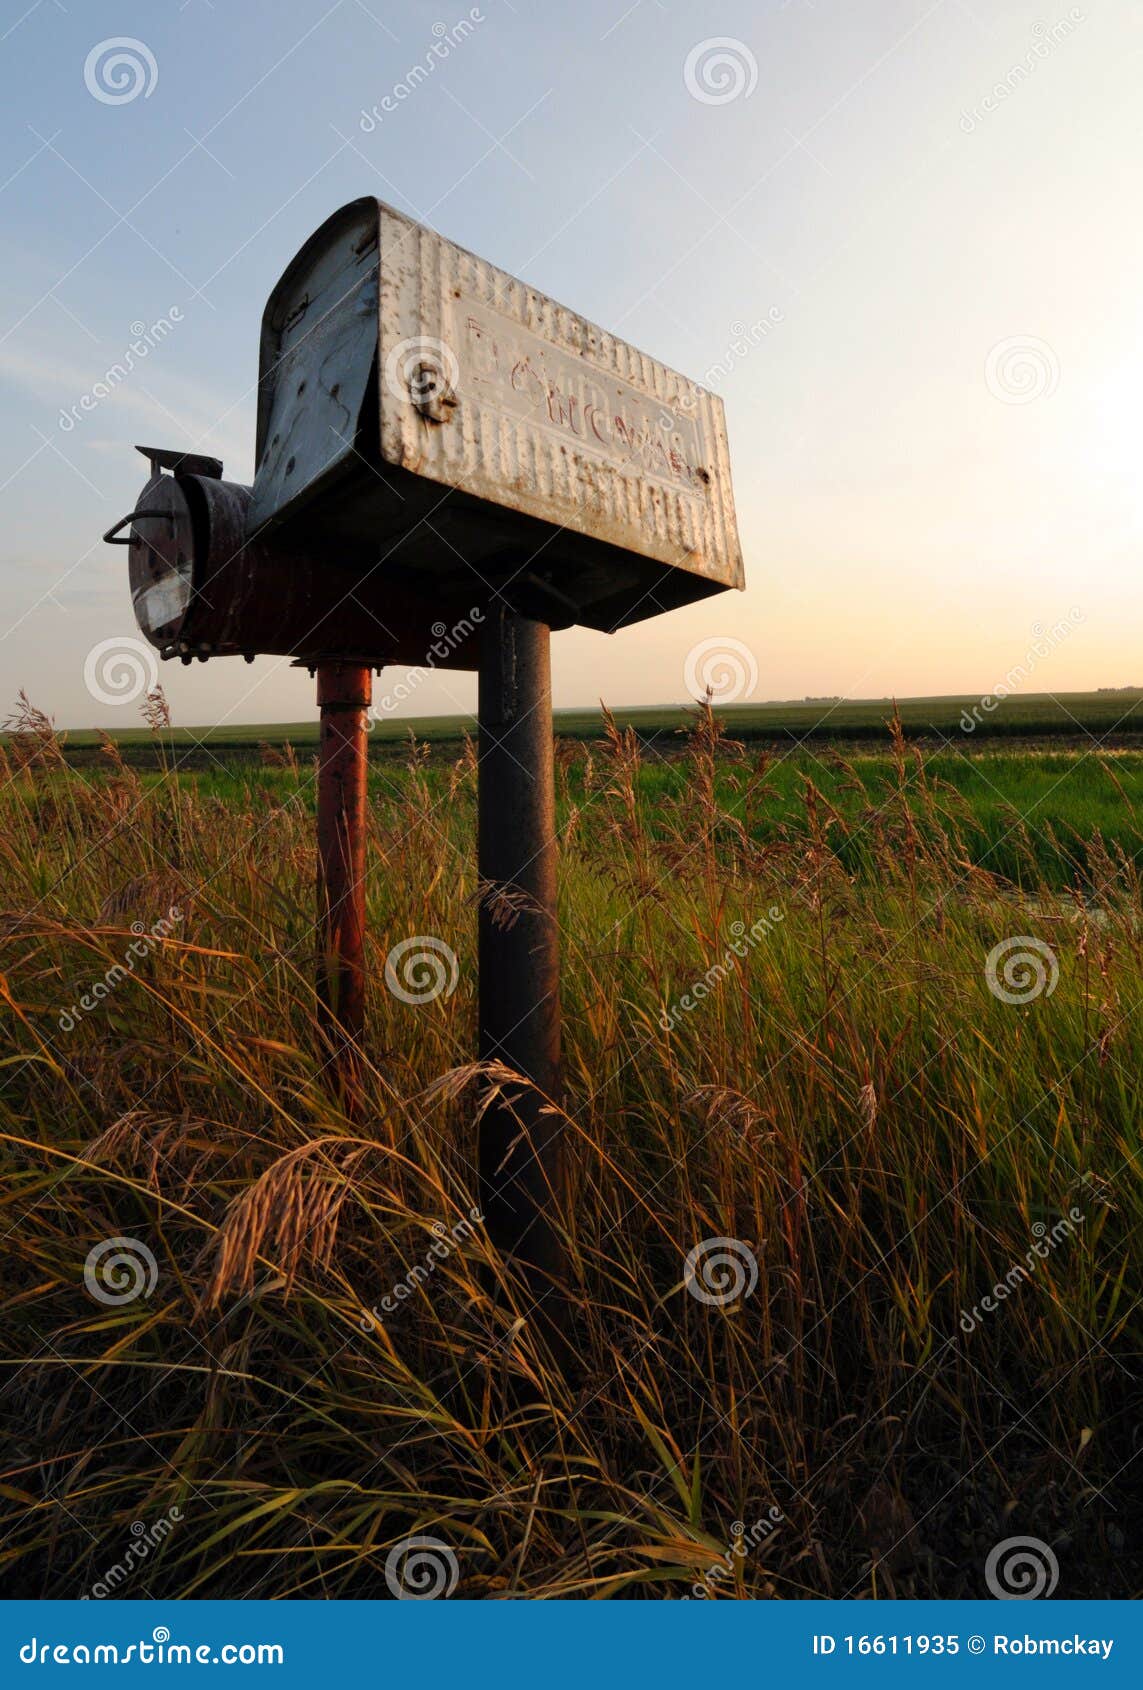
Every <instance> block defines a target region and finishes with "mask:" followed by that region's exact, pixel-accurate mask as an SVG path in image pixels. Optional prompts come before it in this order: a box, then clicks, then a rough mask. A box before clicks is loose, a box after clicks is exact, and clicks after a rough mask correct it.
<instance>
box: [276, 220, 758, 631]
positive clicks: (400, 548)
mask: <svg viewBox="0 0 1143 1690" xmlns="http://www.w3.org/2000/svg"><path fill="white" fill-rule="evenodd" d="M371 312H374V313H375V316H374V317H373V319H372V322H370V313H371ZM334 489H336V495H337V496H336V499H330V498H326V497H322V495H323V494H327V493H330V492H332V491H333V490H334ZM318 520H320V521H321V523H322V530H323V532H328V530H329V529H330V527H331V526H332V531H333V534H334V535H335V537H336V541H337V544H338V547H339V551H340V554H341V555H342V556H344V557H345V558H346V560H347V561H348V562H356V563H357V564H358V565H359V566H364V565H366V564H373V565H375V564H376V563H377V560H378V558H379V557H380V558H381V560H382V567H383V568H384V570H385V571H386V573H390V574H392V575H394V576H395V577H397V578H400V577H402V576H405V577H412V578H421V577H424V576H429V577H431V578H432V579H433V580H434V581H436V582H439V583H442V584H446V585H447V584H449V583H452V584H454V585H456V584H458V583H466V584H467V592H468V593H469V594H470V595H471V594H472V593H474V592H476V591H477V590H478V588H479V589H483V590H484V591H485V592H488V590H489V588H490V587H499V586H502V585H503V583H504V581H505V580H507V579H510V578H511V573H512V571H510V572H509V573H508V574H507V575H505V574H503V573H502V572H498V565H499V564H500V563H502V561H503V560H504V559H505V557H509V556H510V557H512V558H513V559H514V564H513V570H514V569H515V568H519V567H520V565H521V564H522V563H524V562H527V561H530V566H531V567H532V568H533V570H534V572H535V573H536V574H537V575H538V576H539V577H540V578H541V579H542V581H543V582H544V584H545V586H547V587H548V588H550V589H552V590H553V591H555V592H557V593H558V594H559V595H560V598H561V601H562V603H563V605H564V607H565V614H564V615H563V617H562V618H561V622H560V624H559V625H565V626H566V625H568V624H569V623H571V622H580V623H583V624H584V625H586V626H589V627H595V628H601V629H612V628H614V627H617V626H620V625H622V624H624V623H627V622H633V621H639V620H642V619H643V618H644V617H647V616H652V615H655V614H657V613H658V612H659V611H662V610H668V609H671V608H673V607H674V606H677V605H681V604H686V603H689V602H691V601H692V600H695V599H699V598H703V597H706V596H707V595H709V594H710V593H713V592H719V591H722V590H723V589H725V588H727V587H741V586H742V584H743V575H742V556H741V551H740V548H739V543H738V534H737V527H736V523H735V517H734V502H733V494H732V491H731V482H730V463H729V456H728V451H727V443H726V425H725V417H724V412H723V406H722V402H721V400H719V399H718V398H716V397H715V396H714V395H713V394H711V393H708V392H706V391H705V390H704V389H702V388H700V387H699V386H698V385H697V384H696V383H694V382H692V381H690V380H689V379H688V378H687V377H685V376H682V375H679V374H677V373H676V372H675V371H672V370H669V369H668V368H667V367H666V366H665V365H663V364H661V363H659V362H658V361H657V360H656V359H653V358H651V357H649V356H648V355H647V354H646V353H643V352H639V351H637V350H636V349H635V348H634V347H632V346H629V345H628V344H627V343H626V342H625V341H622V340H619V339H618V338H617V337H616V336H614V335H610V334H607V333H606V332H605V331H604V330H602V329H600V328H598V327H597V326H596V325H595V324H593V323H590V322H588V321H587V320H586V319H585V318H583V317H580V316H578V315H577V314H576V313H574V312H572V311H569V310H567V309H566V308H565V307H564V306H561V305H558V304H556V302H555V301H554V300H551V299H547V298H545V297H544V296H543V295H542V294H539V293H537V292H536V290H535V289H533V288H529V287H527V286H526V285H525V284H524V283H523V282H520V281H517V280H516V279H515V278H514V277H512V276H509V275H508V274H507V273H506V272H505V271H503V270H499V269H497V268H496V267H495V266H494V265H491V264H487V263H485V262H484V261H483V260H482V259H479V258H477V257H475V256H474V255H473V254H472V253H469V252H466V251H465V250H464V249H463V248H461V247H457V246H454V245H453V244H452V243H451V242H450V241H447V240H444V239H443V238H442V237H441V236H439V235H437V234H436V233H435V232H434V231H433V230H431V229H427V228H425V227H424V226H423V225H421V224H418V223H415V222H412V221H411V220H410V219H409V218H407V217H404V216H402V215H401V214H400V213H399V212H396V211H394V210H392V209H391V208H390V207H388V206H386V205H384V204H382V203H381V202H379V201H376V200H372V199H367V200H357V201H354V202H353V203H352V204H351V205H348V206H345V207H344V208H343V209H342V210H341V211H339V212H337V213H336V214H335V215H334V216H333V217H332V218H330V219H329V220H328V222H326V223H325V224H324V225H323V226H322V228H321V229H319V230H318V231H317V233H316V234H315V235H313V236H312V237H311V239H310V240H309V241H308V242H307V243H306V245H305V246H304V247H303V248H302V250H301V252H300V253H299V254H298V255H297V257H296V258H295V259H294V260H293V262H292V263H291V265H290V266H289V267H288V269H287V270H286V272H285V274H284V276H283V277H282V279H281V281H280V282H279V283H278V285H277V287H276V288H275V289H274V291H273V293H272V294H271V296H270V300H269V303H268V304H267V307H266V313H265V317H264V320H263V332H262V352H261V377H260V383H259V406H258V467H257V471H256V475H255V481H254V494H253V501H252V504H251V510H250V521H251V524H252V529H253V530H258V529H260V528H261V527H262V525H264V524H266V523H271V524H282V523H285V524H287V525H292V526H295V527H298V528H300V530H301V531H302V532H303V533H304V532H305V531H306V530H307V528H308V526H309V525H310V524H313V523H314V522H316V521H318ZM458 590H459V589H458ZM478 602H480V603H482V604H484V603H488V602H490V600H489V599H488V598H483V599H480V600H479V601H478Z"/></svg>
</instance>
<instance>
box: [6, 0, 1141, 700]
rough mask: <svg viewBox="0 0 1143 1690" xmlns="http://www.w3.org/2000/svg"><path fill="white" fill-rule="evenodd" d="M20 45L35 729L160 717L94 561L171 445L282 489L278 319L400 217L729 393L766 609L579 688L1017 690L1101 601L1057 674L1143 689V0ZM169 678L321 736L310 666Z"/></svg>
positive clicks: (528, 14)
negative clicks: (368, 228) (340, 225)
mask: <svg viewBox="0 0 1143 1690" xmlns="http://www.w3.org/2000/svg"><path fill="white" fill-rule="evenodd" d="M21 14H23V15H21ZM461 19H469V20H470V21H471V22H472V28H471V31H468V30H466V31H464V32H462V34H461V36H460V38H459V39H458V40H457V41H456V43H455V44H454V45H453V46H452V47H451V49H450V51H449V52H448V54H447V55H445V56H441V55H440V54H433V53H432V51H431V50H432V48H433V45H434V43H435V42H439V41H440V40H442V39H443V37H444V34H445V32H446V31H453V30H454V26H455V25H456V24H457V23H458V21H459V20H461ZM434 26H440V27H438V28H436V29H434ZM5 30H6V31H7V34H6V35H4V33H3V32H4V31H5ZM0 35H2V36H3V52H4V56H5V66H6V76H5V86H6V100H5V103H4V106H3V109H2V111H0V133H2V136H3V157H2V159H0V213H2V214H3V217H4V226H5V231H6V242H5V253H6V262H5V271H4V287H3V298H2V300H0V454H2V455H0V490H2V491H0V498H2V505H3V522H2V527H0V677H2V680H3V693H4V704H5V707H7V706H8V704H9V703H10V702H11V701H12V700H13V699H14V697H15V693H16V690H17V689H18V688H19V687H24V688H26V690H27V691H28V693H29V694H30V695H31V697H32V699H33V700H34V702H35V703H37V704H38V705H39V706H40V707H41V708H43V709H44V710H46V711H48V712H49V713H50V714H52V715H54V716H55V718H56V719H57V721H58V722H59V723H60V724H61V725H64V726H68V725H70V726H77V727H78V726H91V725H95V724H102V725H107V726H119V727H125V726H129V725H133V723H134V722H135V721H136V720H137V719H138V718H137V705H131V706H129V707H126V708H124V707H119V706H116V705H114V704H110V705H109V704H106V703H103V702H101V701H100V700H99V699H98V698H96V697H93V696H92V694H91V691H90V690H89V687H88V686H87V685H86V684H85V679H84V671H85V660H86V659H87V657H88V654H89V653H90V652H91V651H92V649H93V648H95V647H96V646H97V645H98V644H99V643H100V642H102V641H106V640H109V639H113V638H116V637H122V638H124V639H130V638H133V637H136V630H135V625H134V618H133V616H132V612H131V605H130V600H129V596H128V592H127V579H126V574H127V572H126V564H125V557H126V553H125V552H124V551H121V550H116V549H114V548H110V547H106V546H104V545H103V544H102V543H101V541H100V535H101V533H102V532H103V530H104V529H106V528H108V527H109V526H110V525H111V523H112V522H114V521H115V520H116V519H117V518H118V517H120V516H122V515H123V514H124V513H125V512H126V511H128V510H129V509H130V508H131V506H132V503H133V500H134V496H135V494H136V492H137V491H138V489H139V487H140V486H141V484H142V481H143V479H144V478H145V470H144V467H143V461H142V459H141V458H139V457H138V456H137V455H136V454H135V452H134V450H133V446H134V444H135V443H136V442H145V443H148V444H157V445H166V446H172V447H184V448H186V449H189V450H195V451H200V452H208V453H212V454H214V455H216V456H218V457H221V458H222V459H223V460H224V463H225V473H226V474H227V476H228V477H231V478H233V479H239V480H244V481H248V480H250V479H251V478H252V475H253V452H254V419H255V406H256V391H255V383H256V378H257V361H258V327H259V320H260V316H261V312H262V307H263V304H264V301H265V299H266V296H267V294H268V293H269V291H270V288H271V287H272V286H273V284H274V282H275V281H276V280H277V278H278V276H279V275H280V274H281V271H282V269H283V267H284V265H285V264H286V262H287V261H288V259H289V258H290V257H291V256H292V254H293V253H294V252H295V251H296V250H297V248H298V247H299V246H300V244H301V243H302V242H303V241H304V239H305V238H306V237H307V236H308V235H309V234H310V233H311V232H312V231H313V230H314V229H315V228H316V227H317V226H318V225H319V224H320V223H321V222H322V221H323V220H324V219H325V218H326V217H327V216H328V215H329V213H330V212H331V211H333V210H335V209H336V208H337V207H338V206H340V205H342V204H344V203H345V202H346V201H348V200H350V199H353V198H355V197H356V196H358V195H360V194H369V193H376V194H377V195H379V196H380V197H382V198H383V199H386V200H388V201H389V202H391V203H392V204H393V205H395V206H397V207H399V208H400V209H401V210H403V211H405V212H407V213H408V214H409V215H411V216H413V217H416V218H418V219H420V220H422V221H425V222H428V223H429V224H431V225H432V226H433V227H434V228H436V229H438V230H439V231H440V232H441V233H442V234H444V235H446V236H448V237H449V238H450V239H451V240H454V241H456V242H458V243H460V244H461V245H464V246H466V247H469V248H471V249H472V250H474V251H475V252H477V253H479V254H480V255H481V256H482V257H485V258H487V259H489V260H491V261H492V262H493V263H496V264H498V265H500V266H502V267H503V268H504V269H506V270H508V271H510V272H512V273H513V274H515V275H519V276H521V277H522V278H523V279H525V280H526V281H528V282H529V283H532V284H534V285H535V286H536V287H537V288H539V289H540V290H542V291H543V292H544V293H546V294H549V295H551V296H553V297H554V298H556V299H558V300H560V301H561V302H563V303H566V304H567V305H569V306H571V307H572V308H573V309H574V310H576V311H579V312H581V313H583V314H584V315H585V316H587V317H589V318H591V319H593V320H594V321H596V322H598V323H600V324H602V325H603V326H604V327H605V328H607V329H610V330H613V331H614V332H616V333H617V334H619V335H621V336H622V337H623V338H624V339H626V340H629V341H631V342H633V343H634V344H635V345H637V346H639V347H642V348H645V349H646V350H647V351H649V352H651V353H653V354H654V355H655V356H656V357H657V358H659V359H661V360H662V361H663V362H664V363H666V364H668V365H670V366H672V367H674V368H677V369H680V370H682V371H684V372H686V373H687V374H688V375H690V376H692V377H693V378H694V379H696V380H698V381H700V382H703V383H704V384H705V385H707V386H711V387H713V388H714V389H715V390H716V391H717V392H718V393H720V394H721V396H722V397H723V399H724V400H725V404H726V411H727V422H728V429H729V436H730V447H731V458H732V464H733V470H734V484H735V494H736V500H737V505H738V515H739V527H740V533H741V539H742V548H743V553H744V556H745V560H746V578H747V590H746V592H745V594H744V595H741V596H740V595H735V594H727V595H723V596H721V597H719V598H716V599H714V600H711V601H708V602H707V603H705V604H702V605H700V606H698V607H695V608H692V609H689V610H683V611H677V612H674V613H672V614H669V615H666V616H663V617H661V618H659V619H657V620H655V621H653V622H650V623H647V624H644V625H642V626H640V627H638V628H635V629H631V630H628V631H626V632H623V633H621V634H617V635H615V636H612V637H609V636H605V635H601V634H596V633H589V632H586V631H575V632H570V633H564V634H561V635H559V636H558V637H557V638H556V639H555V641H554V645H553V662H554V681H555V701H556V704H557V706H559V705H580V704H583V705H586V704H594V703H595V702H596V701H597V700H598V699H600V698H603V699H604V700H605V701H606V702H608V703H609V704H612V705H624V704H639V703H648V704H650V703H662V702H670V701H674V700H680V699H682V698H684V697H685V696H686V682H685V678H684V677H685V670H686V661H687V655H688V653H689V652H690V651H691V650H692V648H693V647H694V646H695V645H696V644H697V643H698V642H700V641H703V640H707V639H714V638H723V637H726V638H732V639H734V640H736V641H739V642H742V643H744V644H745V645H746V646H747V647H748V649H749V651H750V653H751V655H752V657H753V659H754V661H755V662H756V665H757V672H758V681H757V686H756V688H755V689H754V693H753V697H754V698H756V699H757V700H759V701H761V700H764V699H775V698H789V697H802V696H803V695H807V694H809V695H823V694H829V695H832V694H842V695H847V696H853V697H868V696H883V695H889V694H897V695H898V696H901V697H905V696H910V695H916V694H925V693H966V694H973V693H985V692H989V691H993V690H995V688H996V686H997V685H998V684H999V683H1002V682H1003V680H1004V677H1005V676H1006V675H1007V674H1008V673H1009V672H1010V671H1012V670H1013V669H1014V668H1016V667H1018V666H1021V665H1023V667H1024V668H1025V669H1027V668H1028V662H1027V658H1028V653H1029V652H1030V651H1031V650H1032V649H1033V647H1034V645H1035V642H1036V640H1037V629H1040V628H1047V627H1050V626H1052V625H1055V624H1058V623H1059V622H1060V621H1061V619H1063V618H1069V617H1071V618H1072V630H1073V631H1071V632H1070V633H1069V635H1068V637H1067V638H1066V639H1065V640H1061V641H1058V642H1056V643H1054V644H1053V646H1052V649H1051V650H1050V652H1049V653H1048V655H1046V656H1044V657H1043V658H1037V659H1035V661H1034V664H1033V667H1032V673H1031V676H1030V678H1029V679H1028V680H1027V681H1026V682H1025V683H1024V685H1025V687H1026V690H1034V691H1052V692H1060V691H1067V690H1076V689H1085V688H1094V687H1097V686H1101V685H1123V684H1127V683H1133V682H1141V683H1143V649H1141V640H1140V629H1141V627H1143V571H1141V570H1140V567H1139V561H1140V554H1141V551H1143V478H1141V475H1140V468H1139V457H1140V452H1141V445H1140V439H1141V435H1143V428H1141V420H1143V419H1141V416H1140V411H1141V405H1143V401H1141V398H1140V394H1141V390H1143V305H1141V299H1143V286H1141V269H1143V265H1141V257H1143V223H1141V220H1140V217H1139V211H1138V208H1139V206H1140V204H1141V203H1143V150H1141V145H1140V118H1139V93H1138V90H1139V85H1140V72H1141V69H1143V6H1141V5H1139V4H1138V3H1137V0H1086V3H1085V4H1084V5H1083V6H1082V7H1081V6H1076V7H1069V6H1067V5H1063V4H1060V5H1059V6H1053V5H1051V4H1048V5H1043V4H1040V0H1035V3H1033V4H1023V3H1019V4H1018V3H1011V0H859V3H853V0H813V3H812V4H811V3H810V0H762V3H755V4H749V3H746V0H727V3H725V4H716V5H704V6H702V7H695V6H689V5H686V4H683V3H682V0H637V3H635V4H633V5H627V4H625V3H624V0H615V3H614V4H612V3H606V0H584V3H582V4H581V5H579V6H576V7H573V8H568V7H564V6H558V7H557V6H555V5H546V4H537V5H530V6H524V5H522V4H520V3H519V0H515V3H513V4H509V3H508V0H484V3H483V5H482V6H476V7H472V8H469V7H467V6H465V5H462V4H461V3H460V0H457V4H456V5H455V6H453V7H448V6H444V7H442V6H441V5H439V4H438V3H437V0H434V4H433V5H432V6H428V5H424V4H402V5H401V6H395V5H392V4H387V3H386V0H367V3H366V0H338V3H334V4H330V3H329V0H317V3H314V4H308V3H304V0H245V3H244V4H242V5H241V6H235V5H229V6H227V5H213V6H212V5H210V4H209V3H208V0H187V3H186V4H184V5H183V6H181V7H179V6H177V5H172V6H164V7H161V8H159V7H155V6H153V5H150V6H148V5H145V4H143V3H142V0H133V3H130V0H128V3H115V4H111V3H106V4H105V3H103V0H97V3H92V4H88V5H85V6H82V7H80V6H73V5H69V7H68V9H67V11H66V12H65V11H63V10H62V8H60V7H59V6H57V5H56V4H55V3H54V0H39V3H37V4H35V5H33V6H32V7H31V9H30V10H27V9H26V7H25V0H12V3H11V4H10V6H9V7H8V8H7V10H6V13H5V14H4V16H3V21H2V22H0ZM119 38H127V39H128V40H129V41H131V42H134V43H136V45H135V47H133V48H131V49H130V51H131V52H132V53H134V55H135V61H136V63H135V71H136V72H137V73H138V75H139V77H140V78H141V79H142V80H141V83H140V85H139V86H138V88H137V89H135V91H134V92H132V88H131V86H130V84H116V83H114V82H111V83H110V84H108V83H106V82H103V83H101V81H100V74H101V65H100V62H99V58H98V56H96V57H94V58H93V56H92V55H93V51H94V50H95V49H96V48H98V47H99V46H101V45H103V46H104V47H106V44H107V43H109V42H114V41H116V40H117V39H119ZM140 45H141V47H142V48H143V49H145V52H146V57H145V58H143V57H142V56H141V54H140ZM104 57H105V58H106V54H105V55H104ZM419 66H428V67H431V68H428V69H424V70H415V67H419ZM410 73H413V74H412V75H411V74H410ZM402 89H403V90H404V91H403V92H400V90H402ZM124 94H126V95H128V96H129V97H122V96H123V95H124ZM159 323H165V324H166V325H167V326H166V327H165V328H163V329H162V330H161V331H160V332H159V333H158V334H156V335H152V333H151V330H152V327H153V325H156V324H159ZM140 336H142V338H143V341H144V344H146V347H147V349H146V352H145V353H144V354H142V355H137V356H136V359H135V361H134V362H135V367H134V368H133V369H132V370H131V371H130V373H129V375H128V376H127V378H126V379H124V380H121V381H116V382H114V383H112V384H111V387H110V390H109V391H108V384H107V383H106V381H105V380H104V379H103V378H105V376H106V373H107V372H108V370H109V369H110V368H111V367H112V366H114V365H116V364H117V363H120V362H121V361H122V360H123V358H124V354H125V352H126V349H127V348H128V346H129V345H130V344H131V343H132V341H133V340H137V339H138V337H140ZM152 341H153V344H151V342H152ZM97 392H98V393H101V395H102V396H99V397H96V398H91V397H88V399H87V402H86V403H85V396H92V395H95V394H97ZM161 678H162V680H163V682H164V685H165V686H166V688H167V691H168V695H169V697H170V700H171V703H172V711H173V716H174V720H175V721H176V723H178V724H182V725H190V724H204V723H209V722H216V721H221V720H230V721H234V722H259V721H274V720H298V719H302V718H306V717H309V716H311V715H312V714H313V689H312V683H311V682H310V681H309V679H308V678H307V677H306V676H305V675H304V674H299V673H298V672H297V671H294V670H291V669H290V666H289V663H288V661H287V660H284V659H269V658H267V659H259V660H258V662H256V663H255V664H254V665H253V666H252V667H247V666H245V665H244V664H242V663H241V662H240V661H238V660H221V661H215V662H211V663H210V664H208V665H206V666H205V667H203V666H198V665H195V666H194V667H193V668H191V669H185V670H184V669H182V668H181V667H179V666H176V665H170V664H168V665H164V666H163V667H162V671H161ZM474 699H475V684H474V681H473V679H472V678H471V677H468V676H439V675H437V676H431V677H429V678H428V679H426V680H425V681H424V682H423V684H420V685H418V686H417V687H416V688H415V690H414V694H413V697H412V700H411V702H410V703H409V704H408V706H407V707H406V710H405V713H406V714H409V715H414V714H417V715H419V714H425V713H430V712H434V711H447V710H455V709H469V708H471V707H472V705H473V703H474Z"/></svg>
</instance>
